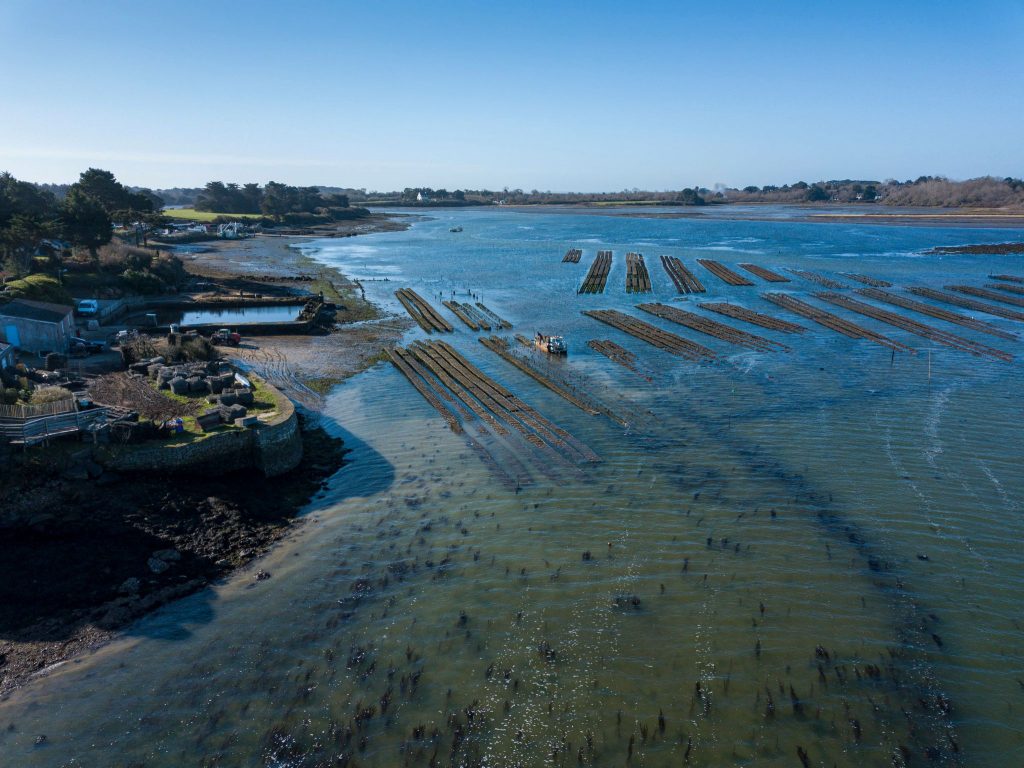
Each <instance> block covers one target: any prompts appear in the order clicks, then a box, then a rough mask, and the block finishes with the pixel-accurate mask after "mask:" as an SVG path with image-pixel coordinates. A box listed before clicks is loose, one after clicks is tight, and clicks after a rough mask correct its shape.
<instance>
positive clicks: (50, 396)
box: [32, 386, 74, 405]
mask: <svg viewBox="0 0 1024 768" xmlns="http://www.w3.org/2000/svg"><path fill="white" fill-rule="evenodd" d="M72 397H74V394H73V393H72V392H71V390H69V389H64V387H51V386H45V387H36V388H35V389H34V390H33V391H32V404H33V405H45V404H46V403H56V402H59V401H61V400H67V399H68V398H72Z"/></svg>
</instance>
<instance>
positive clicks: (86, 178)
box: [0, 168, 163, 273]
mask: <svg viewBox="0 0 1024 768" xmlns="http://www.w3.org/2000/svg"><path fill="white" fill-rule="evenodd" d="M62 191H63V194H62V195H61V196H60V198H59V199H58V196H57V195H56V194H55V193H54V192H53V191H51V190H49V189H47V188H46V187H44V186H40V185H36V184H32V183H30V182H27V181H20V180H18V179H16V178H14V176H12V175H11V174H10V173H7V172H4V173H0V253H2V256H3V260H4V262H6V263H8V264H9V265H10V266H11V267H12V268H13V270H14V271H15V272H17V273H23V272H27V271H29V270H30V267H31V261H32V257H33V255H34V253H35V251H36V249H37V247H38V246H39V243H40V241H42V240H44V239H47V238H53V239H61V240H66V241H67V242H69V243H71V245H72V246H75V247H81V248H87V249H88V250H89V252H90V254H91V255H92V256H93V257H94V258H95V256H96V253H97V249H98V248H99V247H100V246H102V245H105V244H106V243H109V242H110V238H111V237H112V234H113V222H114V221H137V220H139V219H146V218H148V217H153V216H154V215H155V214H156V212H157V211H159V209H160V207H161V206H162V205H163V201H162V200H160V198H159V197H157V196H156V195H154V194H152V193H149V192H146V191H143V192H133V191H132V190H130V189H128V188H127V187H125V186H124V185H123V184H121V183H120V182H119V181H118V180H117V179H116V178H115V177H114V174H112V173H111V172H110V171H104V170H101V169H99V168H89V169H88V170H86V171H84V172H83V173H82V174H81V175H80V176H79V178H78V181H77V182H75V183H74V184H71V185H70V186H69V187H67V188H66V189H65V190H62Z"/></svg>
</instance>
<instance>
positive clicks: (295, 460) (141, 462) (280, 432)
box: [98, 374, 302, 477]
mask: <svg viewBox="0 0 1024 768" xmlns="http://www.w3.org/2000/svg"><path fill="white" fill-rule="evenodd" d="M249 378H251V379H255V380H256V381H258V382H259V384H260V386H261V387H262V388H266V389H271V387H270V385H269V384H267V383H266V382H265V381H263V380H261V379H258V378H257V377H255V376H253V375H252V374H249ZM277 394H278V397H277V398H276V399H277V401H278V408H277V413H276V414H275V415H274V416H273V417H272V418H270V419H267V420H261V421H259V422H258V423H257V424H255V425H253V426H252V427H248V428H246V429H229V430H224V431H219V432H214V433H211V434H208V435H204V436H202V437H201V438H197V439H196V440H194V441H192V442H189V443H182V444H173V443H171V444H168V443H158V442H146V443H143V444H140V445H128V446H118V445H110V446H105V447H103V448H102V449H101V450H100V452H99V453H100V456H99V457H98V460H99V462H100V463H101V464H102V465H103V466H104V467H105V468H106V469H112V470H115V471H118V472H171V473H188V474H196V475H204V476H212V475H220V474H223V473H225V472H234V471H236V470H240V469H257V470H259V471H261V472H262V473H263V474H264V475H266V476H267V477H274V476H276V475H281V474H284V473H285V472H289V471H290V470H292V469H294V468H295V467H297V466H298V464H299V462H300V461H301V460H302V437H301V435H300V434H299V420H298V416H296V414H295V406H293V405H292V403H291V401H290V400H288V398H286V397H284V396H283V395H281V394H280V393H277Z"/></svg>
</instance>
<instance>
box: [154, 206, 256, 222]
mask: <svg viewBox="0 0 1024 768" xmlns="http://www.w3.org/2000/svg"><path fill="white" fill-rule="evenodd" d="M163 213H164V216H170V217H171V218H172V219H188V220H189V221H213V220H214V219H216V218H217V217H219V216H224V217H225V218H229V219H259V218H262V214H259V213H214V212H213V211H197V210H196V209H195V208H168V209H166V210H164V212H163Z"/></svg>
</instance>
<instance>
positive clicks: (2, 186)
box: [0, 173, 56, 274]
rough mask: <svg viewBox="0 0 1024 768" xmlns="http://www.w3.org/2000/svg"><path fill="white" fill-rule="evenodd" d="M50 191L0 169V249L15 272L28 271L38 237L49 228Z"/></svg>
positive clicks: (52, 209)
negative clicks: (1, 171)
mask: <svg viewBox="0 0 1024 768" xmlns="http://www.w3.org/2000/svg"><path fill="white" fill-rule="evenodd" d="M55 214H56V201H55V200H54V197H53V194H52V193H50V192H48V191H46V190H41V189H39V188H38V187H36V186H35V185H34V184H30V183H28V182H27V181H18V180H17V179H16V178H14V177H13V176H12V175H11V174H9V173H0V253H2V254H3V256H4V258H5V259H6V260H8V261H10V262H11V264H12V266H13V267H14V270H15V271H16V272H18V273H19V274H23V273H25V272H28V271H30V269H31V267H32V255H33V253H34V252H35V249H36V246H37V245H38V243H39V241H40V240H41V239H42V238H44V237H46V236H47V235H49V234H50V233H51V231H52V230H53V217H54V216H55Z"/></svg>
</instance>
